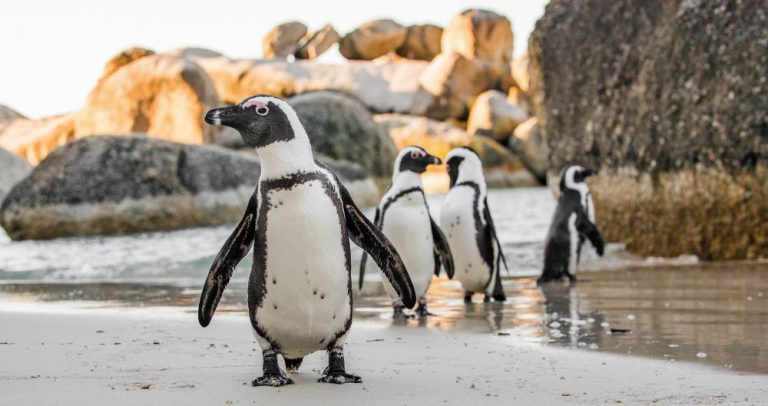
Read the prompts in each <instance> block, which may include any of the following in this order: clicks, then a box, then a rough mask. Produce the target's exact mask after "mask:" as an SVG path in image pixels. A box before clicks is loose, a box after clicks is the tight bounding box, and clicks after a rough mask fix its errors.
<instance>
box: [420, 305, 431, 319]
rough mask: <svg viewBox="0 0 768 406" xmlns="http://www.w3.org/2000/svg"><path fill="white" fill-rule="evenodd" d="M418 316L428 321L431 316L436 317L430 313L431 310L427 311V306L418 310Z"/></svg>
mask: <svg viewBox="0 0 768 406" xmlns="http://www.w3.org/2000/svg"><path fill="white" fill-rule="evenodd" d="M416 315H417V316H419V318H420V319H426V318H427V317H429V316H435V314H434V313H430V312H429V310H427V306H421V307H419V309H418V310H416Z"/></svg>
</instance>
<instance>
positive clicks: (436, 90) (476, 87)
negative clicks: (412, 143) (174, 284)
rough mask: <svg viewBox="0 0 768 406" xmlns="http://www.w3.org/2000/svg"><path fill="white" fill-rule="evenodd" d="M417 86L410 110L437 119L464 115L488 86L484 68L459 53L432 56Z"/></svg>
mask: <svg viewBox="0 0 768 406" xmlns="http://www.w3.org/2000/svg"><path fill="white" fill-rule="evenodd" d="M419 85H420V87H419V90H418V92H417V93H416V97H415V98H414V101H413V108H412V109H411V112H412V113H413V114H416V115H420V116H427V117H430V118H434V119H437V120H445V119H449V118H464V117H466V116H467V112H468V111H469V106H471V105H472V103H473V102H474V100H475V98H476V97H477V95H479V94H480V93H482V92H483V91H484V90H486V89H488V87H489V83H488V76H487V75H486V72H485V70H484V69H483V67H482V66H481V65H479V64H477V63H475V62H473V61H471V60H469V59H467V58H466V57H464V56H463V55H461V54H458V53H442V54H440V55H438V56H437V57H435V59H433V60H432V62H431V63H430V64H429V66H428V67H427V68H426V69H425V70H424V72H423V73H422V74H421V77H420V78H419Z"/></svg>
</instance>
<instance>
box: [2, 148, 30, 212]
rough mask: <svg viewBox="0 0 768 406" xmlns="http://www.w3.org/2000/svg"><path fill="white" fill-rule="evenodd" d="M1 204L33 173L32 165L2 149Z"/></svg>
mask: <svg viewBox="0 0 768 406" xmlns="http://www.w3.org/2000/svg"><path fill="white" fill-rule="evenodd" d="M0 168H3V170H2V171H0V203H2V202H3V199H5V195H6V194H8V192H9V191H10V190H11V188H13V186H14V185H16V184H17V183H19V181H20V180H22V179H24V178H25V177H27V175H29V173H30V172H32V165H30V164H29V163H28V162H27V161H25V160H23V159H21V158H19V157H18V156H17V155H14V154H12V153H10V152H8V151H6V150H4V149H2V148H0Z"/></svg>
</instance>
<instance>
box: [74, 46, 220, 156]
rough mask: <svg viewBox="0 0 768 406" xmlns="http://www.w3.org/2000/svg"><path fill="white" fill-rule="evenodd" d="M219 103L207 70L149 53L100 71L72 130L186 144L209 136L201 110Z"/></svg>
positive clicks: (185, 60) (213, 130) (211, 135)
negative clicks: (105, 72)
mask: <svg viewBox="0 0 768 406" xmlns="http://www.w3.org/2000/svg"><path fill="white" fill-rule="evenodd" d="M219 105H221V102H220V101H219V98H218V97H217V95H216V90H215V88H214V87H213V84H212V83H211V80H210V79H209V78H208V75H207V74H206V73H205V71H204V70H203V69H201V68H200V66H198V65H197V64H196V63H194V62H193V61H192V60H190V59H188V58H182V57H173V56H169V55H148V56H143V57H140V58H138V59H135V60H133V61H132V62H129V63H127V64H125V65H123V66H121V67H120V68H118V69H117V70H116V71H115V72H113V73H111V74H110V75H108V76H105V77H102V79H101V80H100V81H99V83H98V84H97V85H96V87H95V88H94V89H93V90H92V91H91V93H90V95H89V96H88V100H87V101H86V103H85V106H83V108H82V110H80V112H79V113H78V114H77V117H76V120H75V135H76V136H77V137H83V136H87V135H97V134H110V135H125V134H131V133H135V132H141V133H146V134H148V135H150V136H153V137H158V138H163V139H165V140H168V141H175V142H184V143H189V144H200V143H209V142H211V141H213V139H214V137H215V134H216V133H217V132H218V129H216V128H214V127H212V126H208V125H205V124H204V123H203V120H202V117H203V115H204V114H205V112H206V111H208V110H209V109H211V108H214V107H217V106H219Z"/></svg>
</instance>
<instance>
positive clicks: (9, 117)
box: [0, 104, 24, 130]
mask: <svg viewBox="0 0 768 406" xmlns="http://www.w3.org/2000/svg"><path fill="white" fill-rule="evenodd" d="M17 118H24V116H23V115H22V114H21V113H19V112H18V111H16V110H14V109H12V108H10V107H8V106H4V105H2V104H0V126H2V125H3V124H5V123H7V122H9V121H13V120H15V119H17ZM0 130H1V129H0Z"/></svg>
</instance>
